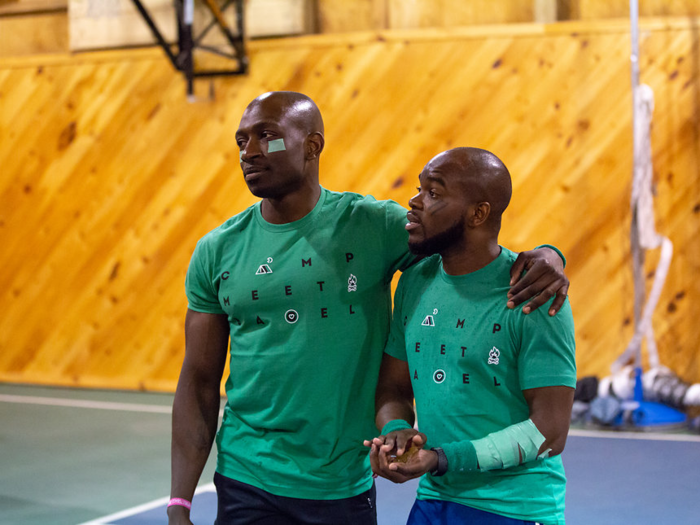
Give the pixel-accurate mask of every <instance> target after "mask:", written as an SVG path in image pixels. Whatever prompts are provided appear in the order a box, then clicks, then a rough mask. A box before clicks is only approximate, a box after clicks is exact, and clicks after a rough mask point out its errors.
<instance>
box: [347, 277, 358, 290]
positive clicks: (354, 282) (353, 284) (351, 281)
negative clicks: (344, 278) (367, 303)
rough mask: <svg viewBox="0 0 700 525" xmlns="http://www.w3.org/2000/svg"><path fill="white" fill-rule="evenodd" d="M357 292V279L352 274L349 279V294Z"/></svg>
mask: <svg viewBox="0 0 700 525" xmlns="http://www.w3.org/2000/svg"><path fill="white" fill-rule="evenodd" d="M356 291H357V277H355V276H354V275H353V274H350V277H348V292H356Z"/></svg>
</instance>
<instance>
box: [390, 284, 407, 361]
mask: <svg viewBox="0 0 700 525" xmlns="http://www.w3.org/2000/svg"><path fill="white" fill-rule="evenodd" d="M404 282H405V279H404V276H401V279H399V284H398V286H397V287H396V293H395V294H394V312H393V316H392V320H391V331H390V332H389V338H388V339H387V342H386V346H385V348H384V352H385V353H387V354H389V355H390V356H391V357H395V358H396V359H401V360H402V361H408V357H407V356H406V334H405V330H406V327H405V325H404V320H403V313H402V302H403V291H404V286H405V284H404Z"/></svg>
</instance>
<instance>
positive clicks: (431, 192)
mask: <svg viewBox="0 0 700 525" xmlns="http://www.w3.org/2000/svg"><path fill="white" fill-rule="evenodd" d="M429 195H430V196H431V197H432V198H433V199H435V198H437V196H438V194H437V193H435V191H434V190H430V192H429Z"/></svg>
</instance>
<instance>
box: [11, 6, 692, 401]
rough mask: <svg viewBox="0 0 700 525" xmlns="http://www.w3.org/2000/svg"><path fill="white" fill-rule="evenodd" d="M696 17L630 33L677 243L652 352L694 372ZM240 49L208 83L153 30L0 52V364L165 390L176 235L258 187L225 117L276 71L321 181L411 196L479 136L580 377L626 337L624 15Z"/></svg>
mask: <svg viewBox="0 0 700 525" xmlns="http://www.w3.org/2000/svg"><path fill="white" fill-rule="evenodd" d="M695 24H696V22H695V21H694V20H691V21H686V20H669V19H666V20H648V21H646V22H645V23H644V26H643V31H642V38H641V46H642V59H641V69H642V80H643V81H644V82H647V83H648V84H649V85H650V86H651V87H652V88H653V89H654V92H655V94H656V110H655V120H654V127H653V135H652V141H653V146H654V170H655V181H656V194H657V200H656V210H657V225H658V229H659V230H660V231H661V232H662V233H664V234H665V235H668V236H670V237H671V239H672V240H673V242H674V245H675V250H676V251H675V255H674V260H673V265H672V267H671V272H670V275H669V278H668V284H667V286H666V288H665V289H664V292H663V295H662V299H661V303H660V306H659V308H658V311H657V312H656V314H655V318H654V319H655V327H656V330H657V335H658V343H659V349H660V354H661V358H662V362H664V363H665V364H667V365H668V366H670V367H672V368H673V369H674V370H675V371H676V372H677V373H679V374H680V375H681V376H682V377H683V378H684V379H686V380H688V381H691V380H692V381H700V357H699V353H698V352H697V351H696V347H697V341H698V340H700V325H699V324H698V323H696V322H695V316H696V315H697V314H698V306H697V305H698V304H699V301H700V283H699V282H698V280H697V279H696V278H695V276H697V275H698V265H700V244H699V243H698V242H697V238H698V233H699V232H698V224H699V222H698V216H699V214H700V181H699V179H698V177H697V173H698V168H699V163H700V134H699V133H698V122H697V119H698V115H699V114H700V113H699V110H700V103H699V100H700V99H699V96H700V81H699V80H698V67H699V65H700V57H699V55H698V49H700V45H699V42H698V35H697V31H696V29H695V28H696V25H695ZM249 53H250V60H251V68H250V74H249V75H248V76H246V77H241V78H226V79H216V80H215V81H214V82H213V84H212V86H213V88H214V91H215V98H214V100H208V99H206V98H204V99H203V100H200V101H198V102H196V103H187V102H186V98H185V85H184V81H183V79H182V78H181V77H180V76H178V75H177V74H176V73H175V72H174V71H173V70H172V68H171V66H170V65H169V63H168V62H167V60H166V59H165V58H164V57H163V56H162V53H161V52H160V51H159V50H158V49H148V50H132V51H128V52H125V51H123V52H104V53H93V54H82V55H77V56H55V57H36V58H33V59H26V58H25V59H14V60H12V59H3V60H0V137H2V140H0V172H1V175H0V238H1V239H2V245H3V250H2V252H1V254H0V268H2V271H1V272H0V380H2V381H12V382H28V383H44V384H56V385H79V386H89V387H114V388H130V389H131V388H135V389H136V388H140V389H152V390H172V389H173V388H174V386H175V384H176V380H177V375H178V371H179V367H180V364H181V360H182V357H183V339H184V337H183V319H184V312H185V308H186V299H185V296H184V292H183V281H184V275H185V270H186V267H187V263H188V260H189V257H190V254H191V252H192V250H193V248H194V245H195V242H196V241H197V239H198V238H199V237H200V236H201V235H203V234H204V233H206V232H207V231H209V230H210V229H212V228H214V227H215V226H217V225H218V224H220V223H221V222H222V221H223V220H225V219H226V218H227V217H229V216H231V215H233V214H235V213H237V212H239V211H241V210H243V209H244V208H245V207H246V206H249V205H250V204H252V203H253V202H254V200H255V199H254V198H253V197H252V196H251V195H250V194H249V193H248V191H247V189H246V187H245V185H244V183H243V180H242V178H241V174H240V170H239V167H238V153H237V148H236V146H235V143H234V140H233V134H234V131H235V129H236V127H237V124H238V121H239V119H240V115H241V113H242V111H243V109H244V107H245V105H246V104H247V103H248V102H249V101H250V100H251V99H253V98H254V97H255V96H257V95H258V94H260V93H262V92H264V91H267V90H274V89H286V90H296V91H302V92H305V93H307V94H309V95H310V96H311V97H313V98H314V99H315V100H316V101H317V102H318V104H319V106H320V108H321V110H322V112H323V114H324V116H325V121H326V130H327V134H326V150H325V152H324V154H323V157H322V163H321V164H322V183H323V184H324V185H325V186H326V187H328V188H330V189H334V190H351V191H357V192H361V193H370V194H373V195H374V196H376V197H378V198H393V199H396V200H397V201H398V202H400V203H404V204H405V203H406V202H407V200H408V198H409V197H410V196H411V195H412V194H413V193H414V191H415V189H414V188H415V185H416V179H417V174H418V173H419V171H420V169H421V168H422V166H423V165H424V164H425V162H426V161H427V160H429V159H430V158H431V157H432V156H433V155H435V154H437V153H438V152H440V151H443V150H445V149H447V148H450V147H454V146H459V145H471V146H477V147H483V148H486V149H489V150H492V151H494V152H495V153H497V154H498V155H499V156H500V157H501V158H502V159H503V160H504V161H505V163H506V164H507V165H508V167H509V168H510V170H511V172H512V174H513V178H514V190H515V195H514V199H513V202H512V204H511V206H510V209H509V211H508V212H507V215H506V219H505V222H504V227H503V231H502V236H501V241H502V243H503V244H505V245H507V246H509V247H511V248H513V249H515V250H522V249H527V248H530V247H533V246H535V245H536V244H539V243H543V242H550V243H553V244H556V245H557V246H559V247H560V248H561V249H562V250H563V251H564V252H565V253H566V254H567V256H568V258H569V265H568V270H567V272H568V274H569V276H570V278H571V281H572V288H571V294H570V296H571V301H572V304H573V308H574V313H575V318H576V325H577V341H578V366H579V374H580V375H581V376H583V375H589V374H596V375H601V376H602V375H607V373H608V370H609V365H610V364H611V362H612V361H613V360H614V359H615V357H616V356H617V355H619V354H620V353H621V352H622V351H623V349H624V348H625V346H626V344H627V342H628V340H629V339H630V337H631V335H632V324H631V317H632V304H633V303H632V290H633V284H632V275H631V268H630V263H629V246H628V245H629V243H628V237H629V235H628V232H629V223H630V214H629V198H630V187H631V183H630V177H631V168H632V161H631V156H632V145H631V140H632V134H631V98H630V81H629V77H630V75H629V58H628V54H629V34H628V28H627V25H626V23H623V22H619V23H618V22H608V23H605V24H600V23H596V24H584V23H567V24H555V25H535V24H522V25H520V24H519V25H517V26H511V27H505V26H504V27H501V28H500V29H499V30H498V32H496V30H495V29H494V28H490V29H478V28H474V29H471V30H469V29H461V30H456V29H451V30H415V31H392V32H386V33H379V34H375V33H357V34H354V35H345V36H343V37H338V36H333V35H325V36H310V37H303V38H298V39H286V40H270V41H259V42H254V43H251V44H250V46H249ZM198 91H201V92H203V93H204V94H206V93H207V91H208V84H199V85H198ZM649 259H650V260H649V268H648V270H650V271H651V270H652V269H653V264H654V260H653V259H654V254H651V256H650V258H649Z"/></svg>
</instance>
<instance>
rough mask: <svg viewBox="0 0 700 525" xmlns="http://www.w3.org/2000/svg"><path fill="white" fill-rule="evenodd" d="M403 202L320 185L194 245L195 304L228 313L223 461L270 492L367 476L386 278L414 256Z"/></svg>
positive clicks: (351, 491)
mask: <svg viewBox="0 0 700 525" xmlns="http://www.w3.org/2000/svg"><path fill="white" fill-rule="evenodd" d="M405 224H406V210H405V209H404V208H403V207H401V206H400V205H398V204H397V203H395V202H393V201H377V200H375V199H374V198H373V197H364V196H361V195H357V194H354V193H337V192H332V191H328V190H326V189H322V191H321V196H320V198H319V201H318V203H317V204H316V206H315V207H314V209H313V210H312V211H311V212H310V213H309V214H308V215H306V216H305V217H303V218H302V219H300V220H298V221H295V222H292V223H288V224H279V225H277V224H270V223H268V222H266V221H265V220H264V219H263V217H262V214H261V211H260V203H257V204H255V205H253V206H251V207H250V208H248V209H247V210H245V211H243V212H242V213H240V214H238V215H236V216H234V217H232V218H231V219H229V220H228V221H226V222H225V223H224V224H223V225H221V226H220V227H219V228H217V229H215V230H213V231H211V232H209V233H208V234H207V235H205V236H204V237H203V238H202V239H200V241H199V242H198V244H197V247H196V248H195V251H194V254H193V256H192V260H191V262H190V266H189V269H188V273H187V279H186V291H187V297H188V301H189V308H190V309H192V310H195V311H197V312H205V313H213V314H226V315H227V316H228V321H229V325H230V330H231V347H230V375H229V377H228V379H227V382H226V395H227V403H226V407H225V409H224V417H223V422H222V424H221V427H220V429H219V431H218V434H217V439H216V442H217V446H218V456H217V458H218V459H217V471H218V472H219V473H221V474H222V475H224V476H226V477H229V478H232V479H235V480H238V481H240V482H243V483H247V484H249V485H253V486H256V487H258V488H261V489H263V490H265V491H268V492H270V493H272V494H275V495H280V496H287V497H295V498H305V499H339V498H348V497H351V496H355V495H357V494H360V493H362V492H364V491H366V490H368V489H369V488H370V487H371V485H372V477H371V470H370V466H369V460H368V453H367V449H366V448H365V447H364V446H363V444H362V442H363V440H364V439H368V438H370V437H371V436H374V435H375V434H376V429H375V427H374V392H375V388H376V383H377V377H378V375H379V365H380V363H381V357H382V352H383V349H384V346H385V343H386V340H387V337H388V333H389V325H390V320H391V280H392V277H393V275H394V273H395V272H396V270H403V269H405V268H406V267H407V266H408V265H409V264H410V262H411V261H412V260H413V257H412V256H411V255H410V253H409V252H408V241H407V238H408V236H407V233H406V230H405V228H404V226H405Z"/></svg>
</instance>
